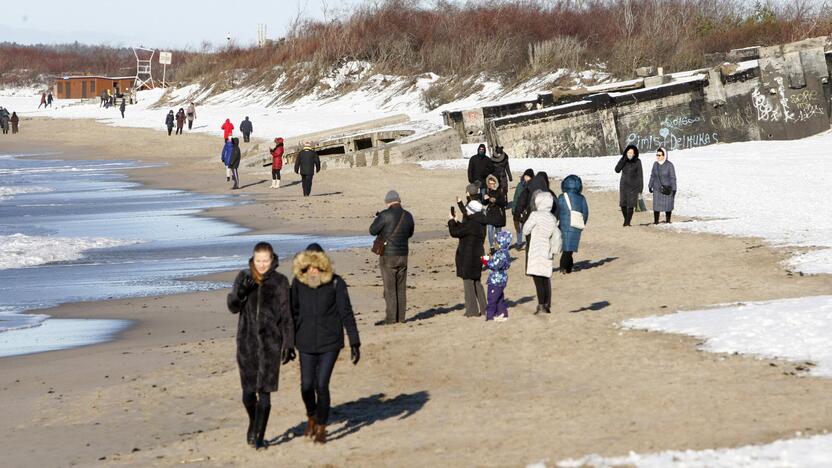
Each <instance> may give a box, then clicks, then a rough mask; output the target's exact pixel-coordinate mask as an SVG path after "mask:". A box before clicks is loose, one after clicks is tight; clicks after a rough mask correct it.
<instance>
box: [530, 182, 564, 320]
mask: <svg viewBox="0 0 832 468" xmlns="http://www.w3.org/2000/svg"><path fill="white" fill-rule="evenodd" d="M538 174H540V173H538ZM553 203H554V198H553V197H552V193H551V192H549V191H547V190H540V191H538V192H537V193H536V194H535V196H534V207H535V208H534V211H533V212H532V214H531V215H529V219H527V220H526V222H525V223H524V224H523V235H524V236H528V239H529V241H528V242H529V248H528V249H527V250H526V275H527V276H531V277H532V281H534V287H535V290H536V291H537V310H535V312H534V313H535V314H539V313H541V312H543V313H546V314H550V313H551V307H552V261H553V259H554V257H555V255H558V254H559V253H560V251H561V238H560V230H559V229H558V226H557V221H556V220H555V217H554V216H553V215H552V205H553Z"/></svg>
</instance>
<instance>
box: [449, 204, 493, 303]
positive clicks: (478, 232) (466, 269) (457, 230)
mask: <svg viewBox="0 0 832 468" xmlns="http://www.w3.org/2000/svg"><path fill="white" fill-rule="evenodd" d="M488 224H490V221H489V219H488V217H487V216H486V215H485V214H484V213H483V206H482V203H480V202H479V201H477V200H471V201H469V202H468V205H466V206H465V211H463V213H462V221H457V220H456V216H455V214H454V213H453V212H451V214H450V215H449V219H448V232H449V233H450V235H451V237H453V238H455V239H459V244H458V245H457V248H456V256H455V263H456V276H457V277H458V278H460V279H462V287H463V294H464V296H465V316H466V317H479V316H481V315H482V314H484V313H485V306H486V297H485V290H484V289H483V287H482V282H481V281H480V279H481V278H482V260H481V258H482V256H483V255H485V250H484V249H483V243H484V242H485V232H486V228H485V226H486V225H488Z"/></svg>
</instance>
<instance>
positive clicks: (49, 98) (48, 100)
mask: <svg viewBox="0 0 832 468" xmlns="http://www.w3.org/2000/svg"><path fill="white" fill-rule="evenodd" d="M46 107H52V91H48V92H47V93H46Z"/></svg>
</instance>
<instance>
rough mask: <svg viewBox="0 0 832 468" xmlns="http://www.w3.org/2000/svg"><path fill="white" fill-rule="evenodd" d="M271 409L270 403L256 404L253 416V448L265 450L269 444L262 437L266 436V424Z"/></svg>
mask: <svg viewBox="0 0 832 468" xmlns="http://www.w3.org/2000/svg"><path fill="white" fill-rule="evenodd" d="M271 410H272V407H271V405H269V406H265V407H263V406H260V405H258V406H257V414H256V415H255V416H254V431H255V436H254V448H255V449H257V450H265V449H266V448H267V447H268V445H269V444H268V443H267V442H266V441H265V440H264V439H265V437H266V425H267V424H268V423H269V413H270V412H271Z"/></svg>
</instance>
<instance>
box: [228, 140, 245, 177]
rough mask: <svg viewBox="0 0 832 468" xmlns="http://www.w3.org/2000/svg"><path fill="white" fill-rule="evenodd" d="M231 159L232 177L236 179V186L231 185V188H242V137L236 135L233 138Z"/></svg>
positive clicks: (229, 163) (229, 164)
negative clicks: (240, 171)
mask: <svg viewBox="0 0 832 468" xmlns="http://www.w3.org/2000/svg"><path fill="white" fill-rule="evenodd" d="M231 145H232V147H231V160H230V161H229V162H228V167H229V169H231V178H232V179H233V180H234V186H233V187H231V190H237V189H239V188H240V173H239V172H238V170H239V168H240V159H242V155H241V154H240V139H239V138H237V137H234V138H232V139H231Z"/></svg>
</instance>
